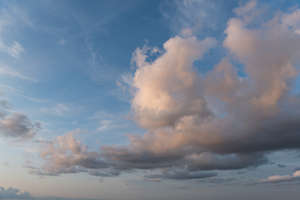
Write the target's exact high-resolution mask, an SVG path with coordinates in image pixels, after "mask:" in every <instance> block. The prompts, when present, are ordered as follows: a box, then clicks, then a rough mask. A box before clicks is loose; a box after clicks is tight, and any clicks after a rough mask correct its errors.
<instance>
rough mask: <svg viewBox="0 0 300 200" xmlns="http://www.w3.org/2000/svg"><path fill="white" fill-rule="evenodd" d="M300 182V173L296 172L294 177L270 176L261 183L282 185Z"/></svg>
mask: <svg viewBox="0 0 300 200" xmlns="http://www.w3.org/2000/svg"><path fill="white" fill-rule="evenodd" d="M292 181H300V171H299V170H298V171H295V172H294V173H293V174H292V175H283V176H282V175H274V176H269V177H268V178H266V179H262V180H261V181H260V183H282V182H292Z"/></svg>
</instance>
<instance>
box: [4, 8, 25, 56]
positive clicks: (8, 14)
mask: <svg viewBox="0 0 300 200" xmlns="http://www.w3.org/2000/svg"><path fill="white" fill-rule="evenodd" d="M0 16H1V20H0V51H2V52H4V53H7V54H8V55H10V56H11V57H13V58H19V57H20V55H21V54H22V53H24V52H25V49H24V47H23V46H22V45H21V44H20V43H19V42H18V41H13V42H12V43H11V44H8V43H7V42H6V41H5V39H4V32H5V30H7V29H8V27H10V26H12V25H13V24H14V23H16V22H19V23H20V22H21V23H22V24H26V25H29V23H27V22H29V18H28V16H27V15H26V14H25V13H24V12H23V11H22V10H20V9H19V8H17V7H14V8H7V9H1V11H0Z"/></svg>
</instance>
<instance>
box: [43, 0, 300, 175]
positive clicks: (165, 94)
mask: <svg viewBox="0 0 300 200" xmlns="http://www.w3.org/2000/svg"><path fill="white" fill-rule="evenodd" d="M243 10H246V11H247V12H243ZM235 12H236V17H233V18H231V19H230V20H229V21H228V23H227V27H226V29H225V35H226V37H225V39H224V41H223V42H222V47H223V48H224V49H225V50H226V51H227V56H225V57H224V58H223V59H222V60H221V61H220V62H219V63H218V64H217V65H216V66H214V67H213V68H212V70H211V71H209V72H208V73H206V74H201V73H199V70H197V65H195V62H197V61H200V60H201V59H202V58H203V57H204V56H205V54H207V53H208V52H209V51H211V50H212V49H213V48H214V47H216V46H218V45H219V44H220V42H217V41H216V39H214V38H210V37H208V38H205V39H202V40H199V39H198V38H196V37H195V36H191V35H188V36H185V37H183V36H175V37H172V38H170V39H169V40H168V41H166V42H165V43H164V45H163V50H162V51H159V52H161V53H160V55H159V56H158V57H157V58H155V59H151V54H152V51H151V49H150V50H149V49H147V48H146V49H145V48H144V49H140V48H138V49H137V50H136V51H135V53H134V55H133V60H134V61H135V63H136V66H137V68H136V71H135V73H134V74H133V78H132V80H131V81H129V82H130V83H131V85H130V90H131V91H133V98H132V101H131V106H132V112H133V115H134V119H135V121H136V122H137V123H138V124H139V125H140V126H141V127H143V128H144V129H146V130H147V132H146V133H145V134H144V135H142V136H133V135H131V136H129V140H130V144H129V145H127V146H103V147H102V148H101V151H99V152H93V153H92V152H88V151H87V150H86V148H85V147H83V146H81V145H80V144H79V143H78V142H77V141H76V140H74V139H73V138H72V137H71V136H70V135H66V136H62V138H58V139H57V140H55V141H53V144H51V145H52V146H50V149H48V150H47V152H46V153H45V154H42V157H43V158H44V159H45V160H46V168H43V169H42V170H41V173H46V174H47V173H54V174H60V173H68V172H69V170H74V169H75V168H76V169H78V168H80V170H86V171H88V170H90V169H98V170H99V169H100V171H97V172H98V173H99V172H101V169H102V170H103V171H105V170H113V171H114V172H116V173H113V175H118V174H119V172H121V171H128V170H135V169H161V174H155V175H152V176H150V177H149V178H167V179H180V180H184V179H193V178H204V177H212V176H215V175H216V174H215V173H214V172H203V171H207V170H233V169H242V168H247V167H255V166H258V165H261V164H264V163H266V162H267V158H266V154H267V153H268V152H271V151H277V150H282V149H299V148H300V133H299V130H300V112H299V111H298V109H296V108H299V106H300V98H299V96H298V95H297V94H293V92H292V86H293V81H295V80H296V78H297V76H298V69H297V68H296V66H297V65H298V64H299V55H300V34H299V31H298V30H299V24H300V15H298V13H299V12H300V11H299V10H294V11H293V12H291V13H279V14H277V15H275V16H274V17H273V18H272V19H271V20H269V21H265V22H263V23H261V24H259V25H257V24H256V25H255V26H254V25H253V23H254V21H253V20H254V17H253V16H255V15H256V14H257V10H256V3H255V1H251V2H250V3H248V4H246V5H245V6H242V7H240V8H238V9H236V10H235ZM236 63H238V64H236ZM241 71H242V73H241ZM66 151H68V152H69V153H66ZM45 169H47V170H45ZM80 170H79V171H80ZM75 171H76V170H75ZM95 174H97V173H95ZM100 174H101V173H100ZM104 174H105V173H104Z"/></svg>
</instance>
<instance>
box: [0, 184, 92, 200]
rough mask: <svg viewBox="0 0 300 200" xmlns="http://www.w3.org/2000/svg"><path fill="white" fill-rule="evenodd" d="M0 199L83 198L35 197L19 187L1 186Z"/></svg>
mask: <svg viewBox="0 0 300 200" xmlns="http://www.w3.org/2000/svg"><path fill="white" fill-rule="evenodd" d="M0 199H1V200H17V199H24V200H25V199H26V200H83V199H81V198H64V197H45V196H40V197H35V196H33V195H32V194H30V193H29V192H25V191H22V190H20V189H18V188H14V187H9V188H4V187H1V186H0ZM85 200H92V199H90V198H85Z"/></svg>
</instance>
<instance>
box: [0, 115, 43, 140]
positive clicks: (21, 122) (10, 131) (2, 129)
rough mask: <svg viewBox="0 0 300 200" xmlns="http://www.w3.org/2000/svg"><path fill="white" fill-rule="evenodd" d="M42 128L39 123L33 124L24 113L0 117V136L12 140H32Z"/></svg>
mask: <svg viewBox="0 0 300 200" xmlns="http://www.w3.org/2000/svg"><path fill="white" fill-rule="evenodd" d="M40 128H41V126H40V124H39V123H33V122H31V120H30V119H29V118H28V117H27V116H26V115H24V114H22V113H12V114H6V113H2V114H1V116H0V134H1V135H3V136H6V137H12V138H21V139H26V138H32V137H33V136H34V135H35V134H36V133H37V131H38V130H39V129H40Z"/></svg>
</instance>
